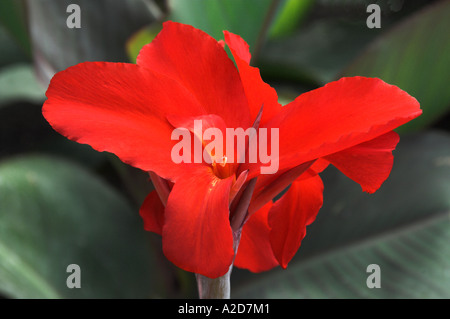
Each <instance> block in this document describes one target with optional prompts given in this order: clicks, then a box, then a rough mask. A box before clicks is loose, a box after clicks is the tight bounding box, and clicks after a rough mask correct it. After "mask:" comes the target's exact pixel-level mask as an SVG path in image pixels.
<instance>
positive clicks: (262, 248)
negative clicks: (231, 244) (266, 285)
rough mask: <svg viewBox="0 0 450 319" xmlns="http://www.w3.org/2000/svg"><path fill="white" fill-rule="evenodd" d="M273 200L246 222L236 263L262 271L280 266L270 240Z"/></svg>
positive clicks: (237, 265) (245, 267)
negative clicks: (270, 211) (269, 219)
mask: <svg viewBox="0 0 450 319" xmlns="http://www.w3.org/2000/svg"><path fill="white" fill-rule="evenodd" d="M271 207H272V201H270V202H268V203H267V204H266V205H265V206H263V207H262V208H261V209H260V210H258V211H257V212H256V213H254V214H253V215H252V216H251V217H250V218H249V219H248V220H247V222H246V223H245V224H244V227H243V228H242V233H241V241H240V243H239V247H238V251H237V254H236V259H235V261H234V265H235V266H236V267H238V268H242V269H248V270H250V271H252V272H262V271H267V270H269V269H272V268H273V267H276V266H278V261H277V260H276V259H275V257H274V255H273V253H272V247H271V244H270V240H269V235H270V227H269V221H268V214H269V210H270V209H271Z"/></svg>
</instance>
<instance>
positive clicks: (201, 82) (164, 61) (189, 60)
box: [137, 21, 251, 128]
mask: <svg viewBox="0 0 450 319" xmlns="http://www.w3.org/2000/svg"><path fill="white" fill-rule="evenodd" d="M137 64H138V65H140V66H142V67H145V68H148V69H150V70H153V71H156V72H158V73H161V74H165V75H167V76H169V77H171V78H173V79H175V80H176V81H177V82H179V83H181V84H182V85H183V86H184V87H185V88H187V89H188V90H189V91H190V92H191V93H192V95H193V96H195V98H196V99H197V100H198V101H199V103H200V104H201V105H202V106H203V107H204V109H205V113H204V114H217V115H219V116H221V117H222V118H223V119H224V121H225V123H226V124H227V127H244V128H245V127H248V126H249V125H251V121H250V114H249V110H248V105H247V100H246V97H245V93H244V89H243V87H242V83H241V81H240V78H239V74H238V72H237V70H236V67H235V66H234V64H233V62H232V61H231V60H230V59H229V57H228V55H227V53H226V51H225V50H224V48H223V47H222V46H221V45H220V44H219V43H218V42H217V41H216V40H215V39H214V38H212V37H211V36H209V35H208V34H206V33H205V32H203V31H201V30H199V29H196V28H194V27H192V26H189V25H185V24H181V23H175V22H172V21H167V22H165V23H164V24H163V29H162V31H161V32H160V33H159V34H158V35H157V37H156V38H155V39H154V40H153V41H152V42H151V43H149V44H147V45H146V46H144V47H143V48H142V50H141V52H140V53H139V56H138V58H137ZM180 107H183V108H184V107H186V106H185V105H183V104H180ZM173 114H176V113H173Z"/></svg>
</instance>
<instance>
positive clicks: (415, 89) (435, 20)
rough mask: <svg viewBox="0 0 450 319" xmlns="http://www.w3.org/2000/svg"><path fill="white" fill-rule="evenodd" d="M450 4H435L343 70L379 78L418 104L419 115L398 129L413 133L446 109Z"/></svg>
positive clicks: (448, 99) (448, 104) (449, 103)
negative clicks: (419, 105) (407, 94)
mask: <svg viewBox="0 0 450 319" xmlns="http://www.w3.org/2000/svg"><path fill="white" fill-rule="evenodd" d="M449 15H450V2H449V1H439V2H437V3H436V4H433V5H431V6H428V7H426V8H425V9H423V10H421V11H419V12H418V13H417V14H415V15H414V16H411V17H410V18H408V19H407V20H405V21H404V22H403V23H401V24H399V25H398V26H396V27H395V28H393V29H392V30H390V31H389V32H387V33H384V34H382V35H381V36H380V37H379V38H378V39H377V40H376V41H374V42H373V43H372V44H371V45H370V47H368V48H367V50H366V51H364V53H362V54H361V55H360V56H359V57H358V59H356V60H355V62H354V63H352V64H351V65H350V66H349V67H348V68H347V69H346V70H345V71H344V72H343V75H344V76H353V75H361V76H368V77H378V78H381V79H383V80H384V81H386V82H388V83H390V84H394V85H397V86H398V87H400V88H401V89H403V90H405V91H406V92H408V93H409V94H411V95H412V96H414V97H415V98H417V100H418V101H419V102H420V104H421V107H422V109H423V114H422V115H421V116H420V117H418V118H417V119H415V120H414V121H411V122H410V123H408V124H406V125H404V126H402V127H401V128H399V130H398V131H399V132H406V131H417V130H420V129H422V128H424V127H426V126H428V125H430V124H432V123H434V122H435V121H436V120H438V119H440V118H441V117H442V116H443V115H444V114H445V113H447V112H448V111H449V110H450V90H449V89H448V83H449V80H450V76H449V75H450V42H449V41H448V32H449V30H450V20H449V19H448V16H449Z"/></svg>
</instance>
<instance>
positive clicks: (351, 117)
mask: <svg viewBox="0 0 450 319" xmlns="http://www.w3.org/2000/svg"><path fill="white" fill-rule="evenodd" d="M421 113H422V111H421V110H420V105H419V103H418V102H417V100H416V99H415V98H413V97H412V96H410V95H408V94H407V93H406V92H404V91H402V90H401V89H399V88H398V87H396V86H393V85H389V84H387V83H385V82H383V81H382V80H380V79H376V78H364V77H351V78H342V79H340V80H339V81H335V82H331V83H329V84H327V85H325V86H324V87H322V88H319V89H316V90H313V91H310V92H308V93H305V94H302V95H300V96H299V97H298V98H297V99H295V100H294V101H293V102H291V103H290V104H288V105H286V106H284V107H283V108H282V110H281V111H280V112H279V113H278V114H277V115H276V116H275V117H274V118H272V120H270V121H269V122H268V123H266V124H265V126H266V127H272V128H279V154H280V156H279V169H280V170H283V169H284V168H287V167H294V166H297V165H298V164H300V163H304V162H307V161H310V160H314V159H317V158H320V157H324V156H327V155H330V154H334V153H337V152H339V151H342V150H344V149H347V148H350V147H353V146H356V145H358V144H361V143H364V142H366V141H369V140H372V139H374V138H376V137H378V136H381V135H383V134H386V133H388V132H390V131H392V130H393V129H395V128H397V127H398V126H400V125H403V124H405V123H406V122H408V121H411V120H412V119H414V118H416V117H417V116H419V115H420V114H421ZM269 140H270V135H269ZM268 142H269V143H270V141H268ZM259 168H260V165H259V164H249V165H247V166H246V167H243V169H249V170H250V173H249V176H253V173H254V172H255V171H259Z"/></svg>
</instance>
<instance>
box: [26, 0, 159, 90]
mask: <svg viewBox="0 0 450 319" xmlns="http://www.w3.org/2000/svg"><path fill="white" fill-rule="evenodd" d="M26 3H27V9H28V12H29V21H28V22H29V25H30V30H31V39H32V43H33V53H34V57H35V62H36V68H37V71H38V75H39V78H40V79H41V80H42V82H43V83H44V85H48V83H49V81H50V78H51V77H52V76H53V74H54V73H56V72H58V71H61V70H64V69H66V68H67V67H69V66H72V65H75V64H77V63H80V62H84V61H109V62H127V61H128V57H127V53H126V42H127V40H128V38H129V37H130V36H131V35H132V34H134V32H136V31H137V30H139V29H141V28H142V27H144V26H146V25H148V24H150V23H151V22H152V21H155V19H159V18H160V15H161V11H160V10H159V9H158V7H157V6H156V5H155V4H154V3H153V1H151V0H126V1H110V0H96V1H91V0H27V2H26ZM70 4H75V5H78V6H79V7H80V12H81V15H80V22H81V27H80V28H69V27H68V25H67V20H68V19H70V21H71V19H72V18H71V15H72V14H73V13H74V12H73V11H69V12H67V8H68V6H69V5H70Z"/></svg>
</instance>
